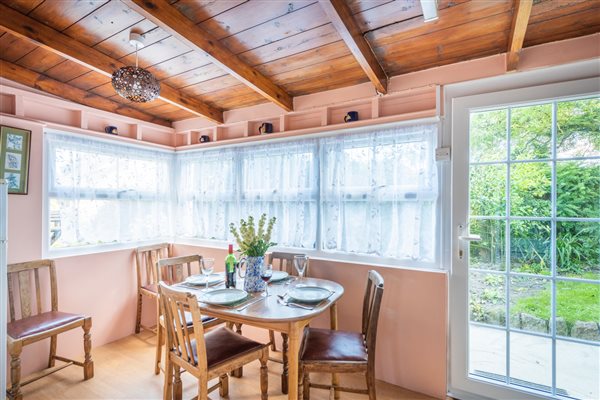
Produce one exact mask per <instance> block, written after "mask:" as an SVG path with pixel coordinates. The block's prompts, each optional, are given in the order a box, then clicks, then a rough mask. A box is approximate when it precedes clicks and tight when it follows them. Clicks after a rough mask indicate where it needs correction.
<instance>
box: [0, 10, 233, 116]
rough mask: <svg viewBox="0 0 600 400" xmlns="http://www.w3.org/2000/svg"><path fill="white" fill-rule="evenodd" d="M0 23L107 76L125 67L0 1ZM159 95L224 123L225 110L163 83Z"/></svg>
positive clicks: (17, 34) (12, 31) (190, 110)
mask: <svg viewBox="0 0 600 400" xmlns="http://www.w3.org/2000/svg"><path fill="white" fill-rule="evenodd" d="M0 26H1V27H2V28H3V29H4V30H6V31H8V32H10V33H12V34H14V35H16V36H19V37H22V38H25V39H27V40H29V41H31V42H33V43H35V44H38V45H40V46H42V47H43V48H45V49H47V50H49V51H51V52H53V53H55V54H58V55H60V56H62V57H65V58H67V59H69V60H71V61H73V62H76V63H78V64H80V65H83V66H84V67H86V68H90V69H92V70H94V71H96V72H99V73H101V74H103V75H105V76H112V73H113V72H114V71H115V70H117V69H119V68H121V67H124V66H125V64H124V63H122V62H121V61H119V60H116V59H114V58H112V57H109V56H107V55H106V54H104V53H102V52H101V51H99V50H96V49H94V48H93V47H89V46H87V45H85V44H83V43H81V42H78V41H77V40H75V39H73V38H72V37H70V36H67V35H65V34H63V33H61V32H59V31H57V30H55V29H52V28H51V27H49V26H47V25H45V24H43V23H41V22H38V21H36V20H35V19H33V18H31V17H28V16H26V15H24V14H21V13H20V12H18V11H16V10H14V9H12V8H11V7H8V6H7V5H5V4H0ZM159 98H160V99H161V100H163V101H166V102H168V103H170V104H173V105H174V106H177V107H179V108H181V109H184V110H186V111H189V112H191V113H193V114H196V115H200V116H203V117H206V118H208V119H210V120H211V121H214V122H217V123H223V112H222V111H221V110H219V109H217V108H215V107H212V106H209V105H208V104H205V103H203V102H201V101H198V100H197V99H195V98H193V97H191V96H188V95H185V94H183V93H182V92H180V91H178V90H176V89H174V88H172V87H171V86H168V85H165V84H164V83H161V90H160V97H159Z"/></svg>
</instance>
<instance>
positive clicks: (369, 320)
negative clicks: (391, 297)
mask: <svg viewBox="0 0 600 400" xmlns="http://www.w3.org/2000/svg"><path fill="white" fill-rule="evenodd" d="M382 297H383V277H382V276H381V275H380V274H379V272H377V271H369V279H368V280H367V289H366V290H365V299H364V302H363V312H362V333H363V335H364V337H365V343H366V344H367V350H368V354H369V363H373V362H375V344H376V339H377V322H378V320H379V309H380V308H381V299H382Z"/></svg>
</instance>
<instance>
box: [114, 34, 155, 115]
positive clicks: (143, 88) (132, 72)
mask: <svg viewBox="0 0 600 400" xmlns="http://www.w3.org/2000/svg"><path fill="white" fill-rule="evenodd" d="M129 44H131V45H132V46H135V67H131V66H127V67H122V68H119V69H118V70H116V71H115V72H114V73H113V74H112V86H113V88H115V91H116V92H117V93H118V94H119V95H120V96H121V97H124V98H126V99H128V100H131V101H133V102H136V103H146V102H148V101H152V100H154V99H156V98H157V97H158V96H159V95H160V83H159V82H158V80H157V79H156V78H155V77H154V75H152V74H151V73H150V72H148V71H146V70H145V69H143V68H139V67H138V54H137V53H138V48H142V47H144V38H143V37H142V35H140V34H139V33H134V32H131V33H130V34H129Z"/></svg>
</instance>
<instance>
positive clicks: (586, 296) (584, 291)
mask: <svg viewBox="0 0 600 400" xmlns="http://www.w3.org/2000/svg"><path fill="white" fill-rule="evenodd" d="M556 317H557V318H556V334H557V335H560V336H569V337H572V338H576V339H583V340H589V341H594V342H599V343H600V330H599V329H598V327H599V326H600V325H599V324H600V284H599V283H587V282H575V281H558V282H556Z"/></svg>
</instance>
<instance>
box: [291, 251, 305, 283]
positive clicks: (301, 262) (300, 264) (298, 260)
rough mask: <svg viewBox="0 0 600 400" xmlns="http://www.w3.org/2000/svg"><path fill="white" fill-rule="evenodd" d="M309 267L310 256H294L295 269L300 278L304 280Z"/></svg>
mask: <svg viewBox="0 0 600 400" xmlns="http://www.w3.org/2000/svg"><path fill="white" fill-rule="evenodd" d="M307 265H308V256H306V255H298V256H294V267H295V268H296V271H297V272H298V277H299V278H300V279H302V277H303V276H304V271H306V266H307Z"/></svg>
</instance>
